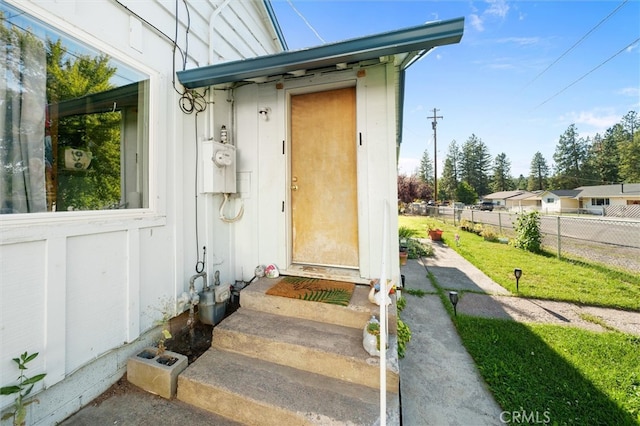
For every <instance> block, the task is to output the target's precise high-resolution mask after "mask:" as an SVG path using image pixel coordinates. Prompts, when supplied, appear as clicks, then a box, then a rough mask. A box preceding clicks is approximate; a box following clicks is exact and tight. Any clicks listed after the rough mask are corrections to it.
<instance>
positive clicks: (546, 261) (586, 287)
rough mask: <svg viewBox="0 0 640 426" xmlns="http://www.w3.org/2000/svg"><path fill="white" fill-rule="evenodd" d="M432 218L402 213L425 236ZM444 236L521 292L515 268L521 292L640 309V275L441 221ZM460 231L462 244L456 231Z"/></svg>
mask: <svg viewBox="0 0 640 426" xmlns="http://www.w3.org/2000/svg"><path fill="white" fill-rule="evenodd" d="M429 220H431V221H433V219H427V218H424V217H421V216H400V218H399V224H400V225H401V226H406V227H410V228H412V229H415V230H416V232H417V233H420V232H422V234H418V235H419V236H426V224H427V223H428V221H429ZM441 228H442V229H444V231H445V232H444V234H443V240H444V241H445V243H447V244H448V245H449V246H450V247H451V248H453V249H454V250H456V251H457V252H458V253H459V254H460V255H462V256H463V257H464V258H465V259H467V260H468V261H469V262H471V263H472V264H474V265H475V266H476V267H477V268H478V269H480V270H481V271H482V272H484V273H485V274H486V275H487V276H488V277H489V278H491V279H492V280H493V281H495V282H496V283H498V284H500V285H501V286H503V287H504V288H506V289H507V290H509V291H511V292H512V293H514V294H515V293H516V281H515V278H514V275H513V270H514V268H520V269H522V271H523V274H522V278H521V279H520V283H519V289H518V290H519V291H518V294H519V295H521V296H524V297H532V298H539V299H547V300H557V301H565V302H573V303H577V304H581V305H591V306H601V307H608V308H618V309H626V310H632V311H640V275H638V274H634V273H632V272H626V271H621V270H619V269H615V268H608V267H606V266H603V265H595V264H590V263H588V262H581V261H576V260H570V259H558V258H557V257H555V256H554V255H552V254H550V253H542V254H535V253H530V252H528V251H524V250H521V249H517V248H515V247H512V246H510V245H508V244H500V243H496V242H489V241H485V240H484V239H483V238H482V237H480V236H478V235H475V234H473V233H470V232H466V231H462V230H460V229H458V228H456V227H454V226H452V225H448V224H445V223H442V225H441ZM456 234H458V235H459V236H460V241H459V244H456V242H455V235H456Z"/></svg>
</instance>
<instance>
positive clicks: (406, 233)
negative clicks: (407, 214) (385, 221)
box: [398, 226, 418, 240]
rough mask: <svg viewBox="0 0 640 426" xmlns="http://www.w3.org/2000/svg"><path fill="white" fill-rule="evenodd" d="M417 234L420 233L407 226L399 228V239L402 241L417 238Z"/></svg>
mask: <svg viewBox="0 0 640 426" xmlns="http://www.w3.org/2000/svg"><path fill="white" fill-rule="evenodd" d="M417 233H418V231H416V230H415V229H412V228H409V227H406V226H401V227H399V228H398V238H399V239H401V240H402V239H407V238H411V237H415V236H416V234H417Z"/></svg>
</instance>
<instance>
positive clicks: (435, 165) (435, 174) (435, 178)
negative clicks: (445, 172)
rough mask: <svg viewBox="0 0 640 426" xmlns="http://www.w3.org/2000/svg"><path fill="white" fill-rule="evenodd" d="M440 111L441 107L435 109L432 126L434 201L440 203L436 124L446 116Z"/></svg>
mask: <svg viewBox="0 0 640 426" xmlns="http://www.w3.org/2000/svg"><path fill="white" fill-rule="evenodd" d="M438 111H440V110H439V109H435V108H434V109H433V117H429V118H431V119H432V120H433V121H432V122H431V128H432V129H433V198H434V200H433V201H434V202H435V203H436V204H437V203H438V143H437V137H436V126H437V125H438V118H444V117H443V116H441V115H436V113H437V112H438Z"/></svg>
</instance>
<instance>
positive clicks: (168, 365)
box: [127, 347, 189, 399]
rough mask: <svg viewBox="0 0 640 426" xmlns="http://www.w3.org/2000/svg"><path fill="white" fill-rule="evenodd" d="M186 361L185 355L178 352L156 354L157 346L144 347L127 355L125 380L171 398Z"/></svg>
mask: <svg viewBox="0 0 640 426" xmlns="http://www.w3.org/2000/svg"><path fill="white" fill-rule="evenodd" d="M188 363H189V361H188V359H187V357H186V356H184V355H181V354H179V353H176V352H171V351H164V353H163V354H162V355H158V348H153V347H149V348H145V349H143V350H142V351H139V352H136V354H135V355H132V356H131V357H129V360H128V361H127V380H128V381H129V382H130V383H133V384H134V385H136V386H138V387H139V388H142V389H144V390H146V391H147V392H151V393H153V394H156V395H160V396H161V397H163V398H167V399H172V398H173V397H175V395H176V390H177V388H178V374H180V373H181V372H182V371H183V370H184V369H185V368H187V365H188Z"/></svg>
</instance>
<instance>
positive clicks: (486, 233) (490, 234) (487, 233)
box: [480, 226, 498, 241]
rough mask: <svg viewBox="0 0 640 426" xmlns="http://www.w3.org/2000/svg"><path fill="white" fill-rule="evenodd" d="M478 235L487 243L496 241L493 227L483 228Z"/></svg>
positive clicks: (496, 235)
mask: <svg viewBox="0 0 640 426" xmlns="http://www.w3.org/2000/svg"><path fill="white" fill-rule="evenodd" d="M480 235H482V236H483V237H484V239H485V240H487V241H498V232H497V231H496V228H494V227H493V226H484V227H483V228H482V232H481V233H480Z"/></svg>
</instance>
